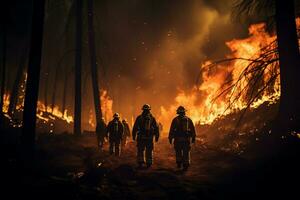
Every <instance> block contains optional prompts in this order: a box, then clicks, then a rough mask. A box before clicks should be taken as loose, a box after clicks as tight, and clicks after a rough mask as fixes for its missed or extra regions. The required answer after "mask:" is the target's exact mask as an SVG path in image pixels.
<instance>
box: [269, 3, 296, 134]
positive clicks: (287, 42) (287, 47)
mask: <svg viewBox="0 0 300 200" xmlns="http://www.w3.org/2000/svg"><path fill="white" fill-rule="evenodd" d="M275 12H276V13H275V21H276V32H277V44H278V54H279V65H280V85H281V97H280V108H279V117H280V121H281V122H283V125H286V126H298V128H300V125H299V122H300V92H299V87H300V82H299V80H298V79H299V78H298V76H299V75H300V74H299V72H300V54H299V46H298V37H297V31H296V30H297V29H296V22H295V6H294V1H293V0H289V1H284V0H276V1H275ZM294 128H295V127H294Z"/></svg>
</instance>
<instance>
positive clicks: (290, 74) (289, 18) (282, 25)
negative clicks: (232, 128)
mask: <svg viewBox="0 0 300 200" xmlns="http://www.w3.org/2000/svg"><path fill="white" fill-rule="evenodd" d="M235 8H236V13H237V16H242V15H246V16H249V15H252V14H253V13H254V12H255V13H257V12H258V13H259V12H265V13H269V14H273V13H275V18H274V17H272V15H270V16H271V19H272V20H274V21H275V24H276V33H277V39H276V42H277V47H276V48H275V49H276V53H277V54H278V61H279V68H280V93H281V96H280V107H279V114H278V122H279V123H280V125H281V126H282V127H289V129H291V130H297V131H299V125H298V124H299V120H300V114H299V113H300V94H299V92H298V88H299V81H298V74H299V72H300V68H299V67H300V55H299V46H298V38H297V31H296V30H297V28H296V22H295V5H294V1H293V0H290V1H283V0H273V1H258V0H241V1H238V2H237V4H236V7H235ZM270 60H271V61H272V59H270ZM258 66H259V65H258ZM263 66H264V65H262V67H261V69H263ZM250 102H251V101H250Z"/></svg>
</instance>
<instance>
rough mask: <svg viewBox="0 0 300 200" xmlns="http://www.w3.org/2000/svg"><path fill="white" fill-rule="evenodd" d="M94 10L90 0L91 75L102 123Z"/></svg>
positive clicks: (97, 111)
mask: <svg viewBox="0 0 300 200" xmlns="http://www.w3.org/2000/svg"><path fill="white" fill-rule="evenodd" d="M93 12H94V10H93V0H88V41H89V50H90V65H91V75H92V86H93V94H94V106H95V113H96V122H97V124H99V123H100V120H101V118H102V112H101V102H100V95H99V85H98V84H99V82H98V66H97V58H96V46H95V31H94V13H93Z"/></svg>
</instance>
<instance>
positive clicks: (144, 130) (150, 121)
mask: <svg viewBox="0 0 300 200" xmlns="http://www.w3.org/2000/svg"><path fill="white" fill-rule="evenodd" d="M142 110H143V112H142V114H141V115H139V116H138V117H137V118H136V120H135V123H134V126H133V129H132V138H133V140H134V141H135V140H136V141H137V163H138V165H139V167H140V168H141V167H142V166H143V164H144V163H145V159H146V166H147V168H149V167H150V166H151V165H152V153H153V147H154V144H153V138H155V142H157V141H158V139H159V129H158V126H157V123H156V120H155V118H154V117H153V115H152V114H151V112H150V110H151V107H150V105H149V104H145V105H144V106H143V107H142ZM144 154H145V155H144Z"/></svg>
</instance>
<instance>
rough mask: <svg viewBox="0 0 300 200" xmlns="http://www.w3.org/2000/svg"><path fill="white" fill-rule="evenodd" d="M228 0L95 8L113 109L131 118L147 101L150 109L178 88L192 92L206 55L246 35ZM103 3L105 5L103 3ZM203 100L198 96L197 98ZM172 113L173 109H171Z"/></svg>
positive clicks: (220, 54)
mask: <svg viewBox="0 0 300 200" xmlns="http://www.w3.org/2000/svg"><path fill="white" fill-rule="evenodd" d="M232 2H233V1H232V0H226V1H222V2H220V1H204V0H198V1H195V0H186V1H179V0H178V1H174V0H173V1H168V0H162V1H150V0H144V1H134V0H129V1H127V3H126V4H125V3H120V2H119V1H107V2H106V4H105V7H104V8H103V7H101V5H100V4H98V5H97V6H98V7H99V8H100V9H102V11H101V13H102V16H101V17H100V16H99V14H98V13H96V15H97V18H100V19H101V20H99V21H98V23H97V26H98V29H97V30H98V31H99V32H101V34H99V32H98V34H99V35H101V36H102V40H103V41H104V42H102V46H101V44H100V43H98V49H102V56H101V57H102V58H103V59H102V65H103V67H104V68H105V71H106V73H105V79H106V80H107V82H108V83H109V88H108V91H109V93H110V95H111V96H112V99H113V101H114V104H113V109H114V111H117V112H120V113H121V114H123V116H124V117H127V118H130V117H131V116H132V115H134V116H136V115H137V114H138V113H139V112H140V108H141V106H142V104H144V103H149V104H151V105H152V107H153V112H154V114H158V113H159V112H160V107H161V106H168V105H169V104H172V103H173V102H174V98H175V96H176V95H177V93H178V92H179V91H181V90H184V91H186V92H188V91H192V88H193V87H194V84H195V80H196V78H197V75H198V74H199V70H200V66H201V65H202V63H203V62H204V61H205V60H206V59H208V58H209V59H217V58H222V57H223V56H224V55H225V54H226V53H227V52H228V49H227V47H226V46H225V45H224V43H225V41H228V40H230V39H232V38H236V37H242V36H244V35H246V33H247V29H246V28H245V26H244V25H238V24H234V23H233V22H232V20H231V18H230V16H231V7H232ZM102 5H103V4H102ZM197 101H201V95H200V96H199V97H198V98H197ZM174 114H175V113H174Z"/></svg>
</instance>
